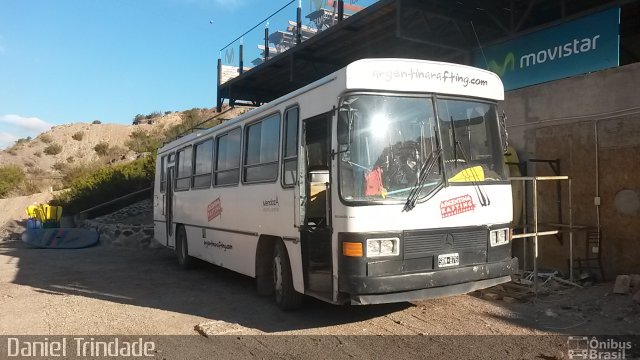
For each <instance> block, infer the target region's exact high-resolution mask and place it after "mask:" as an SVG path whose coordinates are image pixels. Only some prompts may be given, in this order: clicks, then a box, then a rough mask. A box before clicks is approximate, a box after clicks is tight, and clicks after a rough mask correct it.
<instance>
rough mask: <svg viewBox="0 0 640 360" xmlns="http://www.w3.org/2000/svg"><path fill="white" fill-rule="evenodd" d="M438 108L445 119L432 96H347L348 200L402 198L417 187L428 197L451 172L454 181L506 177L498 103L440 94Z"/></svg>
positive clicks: (344, 181) (342, 116)
mask: <svg viewBox="0 0 640 360" xmlns="http://www.w3.org/2000/svg"><path fill="white" fill-rule="evenodd" d="M435 106H437V110H438V112H437V113H438V121H439V124H437V123H436V120H435V119H436V116H435V113H436V112H435V110H434V100H433V99H432V98H431V97H417V96H415V97H410V96H389V95H369V94H363V95H361V94H358V95H348V96H345V97H344V98H342V100H341V103H340V109H339V114H338V122H339V124H348V125H345V126H340V125H339V126H338V138H339V139H348V140H343V141H339V143H340V145H339V151H340V155H339V159H340V160H339V162H340V164H339V167H340V170H339V171H340V194H341V196H342V198H343V199H344V200H345V201H347V202H376V203H377V202H385V203H386V202H390V203H400V202H404V201H406V200H407V197H408V196H409V194H410V193H411V192H412V190H414V189H416V188H417V189H419V190H420V193H419V194H417V195H418V196H417V198H418V199H424V198H426V197H428V196H429V195H430V194H432V193H434V192H435V191H436V190H437V189H438V188H440V187H441V186H442V185H443V184H444V179H445V176H446V178H447V179H448V181H449V182H450V183H478V182H485V181H492V180H504V179H505V178H506V177H505V175H504V173H503V168H502V155H501V148H500V141H499V140H500V139H499V129H498V121H497V116H496V106H495V104H491V103H485V102H479V101H470V100H457V99H436V100H435ZM438 127H439V130H440V133H439V132H438ZM440 151H441V152H440ZM440 154H441V155H440ZM434 157H441V159H438V158H436V159H435V160H437V165H436V166H430V165H429V164H427V163H428V162H429V161H430V160H433V158H434ZM441 164H444V165H445V166H444V171H443V169H442V166H441ZM421 172H423V174H422V175H421V174H420V173H421ZM419 178H423V179H422V180H421V181H420V184H419V187H416V185H418V183H419V182H418V179H419Z"/></svg>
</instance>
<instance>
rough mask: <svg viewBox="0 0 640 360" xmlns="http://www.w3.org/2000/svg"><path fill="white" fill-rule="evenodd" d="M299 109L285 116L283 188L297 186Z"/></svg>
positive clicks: (290, 110)
mask: <svg viewBox="0 0 640 360" xmlns="http://www.w3.org/2000/svg"><path fill="white" fill-rule="evenodd" d="M299 113H300V110H299V109H298V108H297V107H294V108H291V109H289V110H287V112H286V113H285V115H284V126H283V131H284V135H283V141H282V186H283V187H291V186H293V185H295V183H296V179H297V170H298V120H299Z"/></svg>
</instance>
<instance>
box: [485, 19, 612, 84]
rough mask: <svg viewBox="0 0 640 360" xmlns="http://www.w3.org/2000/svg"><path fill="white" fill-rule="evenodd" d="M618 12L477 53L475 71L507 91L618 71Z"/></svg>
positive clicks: (576, 22) (572, 23) (532, 34)
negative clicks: (483, 71) (488, 74)
mask: <svg viewBox="0 0 640 360" xmlns="http://www.w3.org/2000/svg"><path fill="white" fill-rule="evenodd" d="M619 25H620V8H613V9H610V10H606V11H603V12H600V13H597V14H594V15H589V16H586V17H583V18H580V19H577V20H574V21H571V22H567V23H564V24H560V25H557V26H554V27H551V28H548V29H544V30H540V31H537V32H534V33H531V34H528V35H524V36H522V37H519V38H517V39H514V40H510V41H506V42H503V43H500V44H497V45H494V46H490V47H487V48H484V49H483V51H484V56H483V53H482V51H480V50H476V51H475V52H474V54H473V62H474V66H477V67H480V68H484V69H489V70H491V71H493V72H495V73H496V74H498V75H499V76H500V78H501V79H502V81H503V83H504V87H505V90H512V89H517V88H521V87H524V86H529V85H533V84H539V83H543V82H546V81H551V80H556V79H561V78H565V77H569V76H573V75H578V74H584V73H588V72H591V71H596V70H601V69H606V68H610V67H615V66H618V65H619V44H620V39H619V34H618V33H619V31H618V29H619V27H620V26H619Z"/></svg>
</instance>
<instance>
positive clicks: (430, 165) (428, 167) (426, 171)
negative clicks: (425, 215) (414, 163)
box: [402, 149, 442, 211]
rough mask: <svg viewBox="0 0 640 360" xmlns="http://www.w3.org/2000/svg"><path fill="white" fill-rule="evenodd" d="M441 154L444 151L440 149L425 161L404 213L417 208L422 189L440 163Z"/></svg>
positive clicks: (405, 205) (408, 197) (403, 209)
mask: <svg viewBox="0 0 640 360" xmlns="http://www.w3.org/2000/svg"><path fill="white" fill-rule="evenodd" d="M441 152H442V149H438V150H436V151H435V152H432V153H431V155H429V158H428V159H427V161H425V162H424V164H422V167H421V168H420V177H419V178H418V180H417V181H416V185H415V186H414V187H413V188H412V189H411V192H410V193H409V196H407V202H405V204H404V208H402V211H411V210H413V208H414V207H416V202H417V201H418V198H419V197H420V193H421V192H422V188H423V187H424V185H425V183H426V182H427V179H428V178H429V175H430V174H431V171H432V170H433V169H434V166H435V165H436V164H437V163H438V159H440V153H441Z"/></svg>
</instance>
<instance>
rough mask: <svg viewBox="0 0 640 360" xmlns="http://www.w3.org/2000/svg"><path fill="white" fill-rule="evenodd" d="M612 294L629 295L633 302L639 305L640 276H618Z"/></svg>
mask: <svg viewBox="0 0 640 360" xmlns="http://www.w3.org/2000/svg"><path fill="white" fill-rule="evenodd" d="M613 293H614V294H624V295H627V294H631V295H632V298H633V301H635V302H636V303H638V304H640V275H639V274H633V275H618V276H617V277H616V282H615V284H614V285H613Z"/></svg>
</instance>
